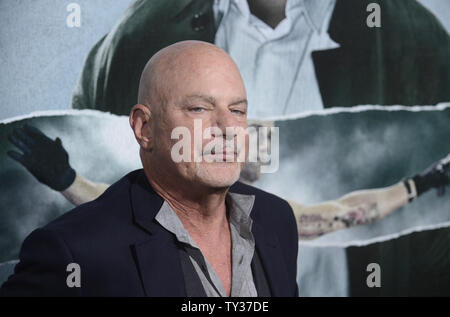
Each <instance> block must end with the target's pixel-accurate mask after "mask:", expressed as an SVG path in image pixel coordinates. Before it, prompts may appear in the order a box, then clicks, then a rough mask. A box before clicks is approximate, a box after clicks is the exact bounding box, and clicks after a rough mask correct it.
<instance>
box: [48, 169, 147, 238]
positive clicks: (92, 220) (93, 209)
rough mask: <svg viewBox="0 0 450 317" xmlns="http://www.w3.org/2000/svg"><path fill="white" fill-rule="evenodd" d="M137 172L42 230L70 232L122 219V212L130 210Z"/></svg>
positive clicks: (128, 175) (126, 176) (129, 174)
mask: <svg viewBox="0 0 450 317" xmlns="http://www.w3.org/2000/svg"><path fill="white" fill-rule="evenodd" d="M139 172H140V170H136V171H133V172H130V173H128V174H127V175H125V176H124V177H122V178H121V179H119V180H118V181H117V182H115V183H113V184H112V185H111V186H109V187H108V188H107V190H106V191H105V192H104V193H103V194H101V195H100V196H99V197H98V198H97V199H95V200H93V201H90V202H87V203H84V204H81V205H79V206H77V207H75V208H73V209H71V210H70V211H68V212H66V213H65V214H63V215H61V216H60V217H58V218H56V219H55V220H53V221H51V222H49V223H48V224H47V225H46V226H44V227H43V228H44V229H48V230H54V231H60V232H61V231H66V230H69V231H70V228H77V230H79V229H80V228H83V227H86V226H87V227H92V226H94V225H100V224H101V223H103V224H105V223H107V222H108V221H111V219H118V218H119V219H120V218H121V217H124V216H125V215H126V213H124V212H123V211H124V210H128V209H129V208H130V207H129V202H130V199H129V196H130V194H129V192H130V186H131V184H132V183H133V182H134V180H135V178H136V177H137V175H138V174H139ZM102 227H103V226H102Z"/></svg>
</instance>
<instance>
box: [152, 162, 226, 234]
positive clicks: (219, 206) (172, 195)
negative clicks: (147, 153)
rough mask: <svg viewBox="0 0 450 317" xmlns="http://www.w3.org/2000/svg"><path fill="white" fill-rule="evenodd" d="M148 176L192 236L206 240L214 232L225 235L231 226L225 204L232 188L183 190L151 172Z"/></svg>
mask: <svg viewBox="0 0 450 317" xmlns="http://www.w3.org/2000/svg"><path fill="white" fill-rule="evenodd" d="M145 174H146V176H147V179H148V181H149V182H150V184H151V186H152V188H153V189H154V190H155V192H156V193H157V194H158V195H160V196H161V197H162V198H163V199H164V200H165V201H166V202H167V203H168V204H169V205H170V206H171V207H172V209H173V210H174V211H175V212H176V214H177V215H178V217H179V218H180V220H181V222H182V223H183V225H184V226H185V227H186V229H187V230H188V231H189V233H190V234H194V235H202V236H208V235H211V234H213V233H214V232H215V233H217V234H221V231H222V230H223V229H224V228H225V227H226V226H227V225H228V220H227V214H226V204H225V198H226V195H227V192H228V188H223V189H208V188H196V187H193V186H190V187H189V188H188V189H183V188H181V187H182V186H180V184H179V183H177V184H176V186H172V184H170V183H168V182H166V181H164V179H168V178H167V177H166V178H159V177H155V175H153V174H152V173H151V172H150V171H148V170H146V171H145ZM169 179H170V178H169ZM173 185H175V184H173ZM197 187H199V186H197Z"/></svg>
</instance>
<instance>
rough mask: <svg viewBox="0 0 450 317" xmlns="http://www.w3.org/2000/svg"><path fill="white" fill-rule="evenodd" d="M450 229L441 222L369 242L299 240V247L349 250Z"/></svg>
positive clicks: (368, 240)
mask: <svg viewBox="0 0 450 317" xmlns="http://www.w3.org/2000/svg"><path fill="white" fill-rule="evenodd" d="M448 227H450V221H447V222H441V223H438V224H432V225H423V226H416V227H411V228H408V229H405V230H402V231H400V232H397V233H392V234H388V235H384V236H379V237H376V238H371V239H367V240H353V241H349V242H341V243H328V242H315V241H305V240H299V241H298V246H299V247H301V246H307V247H322V248H323V247H325V248H330V247H337V248H348V247H362V246H366V245H369V244H374V243H378V242H385V241H388V240H393V239H397V238H400V237H402V236H405V235H408V234H411V233H413V232H421V231H428V230H434V229H442V228H448Z"/></svg>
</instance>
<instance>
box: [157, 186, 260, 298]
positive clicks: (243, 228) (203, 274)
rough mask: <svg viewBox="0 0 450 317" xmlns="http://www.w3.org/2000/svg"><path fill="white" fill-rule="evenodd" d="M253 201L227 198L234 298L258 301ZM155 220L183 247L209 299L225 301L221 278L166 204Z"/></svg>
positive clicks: (234, 196)
mask: <svg viewBox="0 0 450 317" xmlns="http://www.w3.org/2000/svg"><path fill="white" fill-rule="evenodd" d="M254 200H255V196H253V195H241V194H236V193H228V194H227V197H226V202H227V209H228V212H229V221H230V229H231V244H232V250H231V255H232V280H231V296H232V297H256V296H257V295H258V294H257V291H256V288H255V284H254V281H253V274H252V268H251V262H252V259H253V254H254V252H255V240H254V237H253V234H252V232H251V229H252V219H251V218H250V211H251V210H252V207H253V203H254ZM155 219H156V220H157V221H158V222H159V224H160V225H161V226H163V227H164V228H165V229H166V230H168V231H170V232H172V233H173V234H174V235H175V236H176V238H177V240H178V241H179V242H181V243H183V244H184V246H185V250H186V251H187V253H188V255H189V258H190V260H191V262H192V264H193V266H194V268H195V271H196V273H197V274H198V276H199V278H200V281H201V283H202V285H203V288H204V290H205V293H206V295H207V296H208V297H225V296H226V293H225V288H224V287H223V284H222V281H221V280H220V278H219V276H218V275H217V273H216V272H215V271H214V269H213V267H212V266H211V264H210V263H209V262H208V260H207V259H206V258H205V257H204V256H203V254H202V252H201V250H200V248H199V247H198V246H197V244H196V243H195V242H194V240H193V239H192V237H191V236H190V234H189V232H188V231H187V230H186V229H185V228H184V226H183V224H182V222H181V220H180V219H179V218H178V215H177V214H176V213H175V211H174V210H173V209H172V207H170V205H169V204H168V203H167V202H166V201H164V203H163V205H162V206H161V208H160V210H159V211H158V214H157V215H156V217H155ZM205 265H206V268H205V267H204V266H205ZM202 268H203V269H202Z"/></svg>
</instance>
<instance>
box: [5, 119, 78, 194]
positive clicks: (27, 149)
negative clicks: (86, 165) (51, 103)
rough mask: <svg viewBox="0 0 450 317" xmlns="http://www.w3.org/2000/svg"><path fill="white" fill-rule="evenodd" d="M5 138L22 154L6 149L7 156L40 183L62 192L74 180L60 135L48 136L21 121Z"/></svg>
mask: <svg viewBox="0 0 450 317" xmlns="http://www.w3.org/2000/svg"><path fill="white" fill-rule="evenodd" d="M8 140H9V141H10V142H11V143H12V144H14V145H15V146H16V147H17V148H18V149H19V150H21V151H22V152H23V153H19V152H16V151H8V153H7V154H8V155H9V156H10V157H11V158H12V159H14V160H16V161H17V162H19V163H20V164H22V165H23V166H25V167H26V168H27V169H28V171H29V172H30V173H31V174H33V176H34V177H36V178H37V180H38V181H40V182H41V183H43V184H45V185H47V186H49V187H50V188H52V189H54V190H57V191H63V190H65V189H67V188H68V187H69V186H70V185H72V183H73V182H74V180H75V170H74V169H73V168H72V167H71V166H70V164H69V155H68V154H67V151H66V150H65V149H64V147H63V146H62V143H61V139H60V138H56V139H55V140H52V139H50V138H49V137H47V136H46V135H45V134H44V133H42V132H41V131H40V130H39V129H37V128H35V127H33V126H30V125H27V124H25V126H23V127H22V128H16V129H14V130H13V132H12V134H10V135H8Z"/></svg>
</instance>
